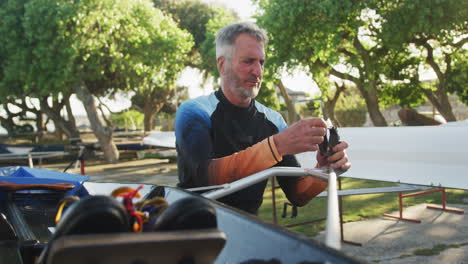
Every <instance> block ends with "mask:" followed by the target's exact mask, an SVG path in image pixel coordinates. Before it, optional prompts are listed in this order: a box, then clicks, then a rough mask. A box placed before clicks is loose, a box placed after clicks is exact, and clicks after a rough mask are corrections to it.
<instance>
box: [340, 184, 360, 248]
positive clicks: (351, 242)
mask: <svg viewBox="0 0 468 264" xmlns="http://www.w3.org/2000/svg"><path fill="white" fill-rule="evenodd" d="M338 189H339V190H340V191H341V179H338ZM338 208H339V210H340V233H341V242H343V243H346V244H350V245H353V246H358V247H362V243H357V242H354V241H349V240H346V239H345V238H344V224H343V197H342V196H341V195H340V196H338Z"/></svg>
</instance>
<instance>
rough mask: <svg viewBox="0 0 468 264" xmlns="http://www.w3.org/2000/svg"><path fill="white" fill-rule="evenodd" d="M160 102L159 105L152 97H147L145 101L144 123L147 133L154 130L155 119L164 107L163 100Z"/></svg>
mask: <svg viewBox="0 0 468 264" xmlns="http://www.w3.org/2000/svg"><path fill="white" fill-rule="evenodd" d="M158 101H159V103H158V102H155V100H154V99H153V98H151V97H147V98H146V99H145V105H144V109H143V112H144V115H145V116H144V118H143V122H144V127H145V131H146V132H148V131H151V130H153V129H154V119H155V118H156V115H157V114H158V113H159V111H161V108H162V107H163V105H164V103H163V102H162V101H161V100H158Z"/></svg>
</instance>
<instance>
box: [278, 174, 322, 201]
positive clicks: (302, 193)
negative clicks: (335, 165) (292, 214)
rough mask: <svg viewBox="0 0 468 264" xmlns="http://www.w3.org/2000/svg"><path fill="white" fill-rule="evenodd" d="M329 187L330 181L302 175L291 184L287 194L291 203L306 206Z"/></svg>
mask: <svg viewBox="0 0 468 264" xmlns="http://www.w3.org/2000/svg"><path fill="white" fill-rule="evenodd" d="M327 187H328V183H327V182H326V181H324V180H321V179H317V178H312V177H301V178H300V179H299V180H297V181H296V182H295V183H294V185H293V186H291V188H290V189H289V191H288V193H286V196H287V197H288V200H289V201H290V202H291V203H293V204H295V205H297V206H304V205H306V204H307V203H308V202H309V201H310V200H311V199H312V198H314V197H315V196H317V195H319V194H320V193H321V192H323V191H324V190H325V189H326V188H327Z"/></svg>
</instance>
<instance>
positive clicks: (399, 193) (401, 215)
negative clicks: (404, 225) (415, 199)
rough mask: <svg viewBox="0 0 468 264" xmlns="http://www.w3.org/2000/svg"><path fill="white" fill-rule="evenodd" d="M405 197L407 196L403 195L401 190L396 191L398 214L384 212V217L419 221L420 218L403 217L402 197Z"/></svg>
mask: <svg viewBox="0 0 468 264" xmlns="http://www.w3.org/2000/svg"><path fill="white" fill-rule="evenodd" d="M412 196H413V195H412ZM405 197H409V196H404V195H403V193H402V192H398V209H399V211H400V215H399V216H394V215H389V214H384V216H385V217H390V218H395V219H398V220H402V221H408V222H413V223H421V220H418V219H411V218H404V217H403V198H405Z"/></svg>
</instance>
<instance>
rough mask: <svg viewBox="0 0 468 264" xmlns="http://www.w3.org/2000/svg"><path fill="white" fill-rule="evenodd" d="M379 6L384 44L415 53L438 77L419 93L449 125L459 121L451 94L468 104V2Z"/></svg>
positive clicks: (429, 0) (405, 1)
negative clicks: (410, 49)
mask: <svg viewBox="0 0 468 264" xmlns="http://www.w3.org/2000/svg"><path fill="white" fill-rule="evenodd" d="M379 5H380V6H378V8H379V9H381V10H382V12H381V16H382V21H383V22H384V23H382V31H381V32H380V37H381V38H382V39H383V42H384V44H385V45H388V46H390V47H392V48H400V49H401V48H412V49H413V50H415V51H413V52H412V54H410V56H412V57H414V58H415V59H418V63H417V64H418V65H422V66H429V67H430V68H431V69H432V70H433V72H434V73H435V74H436V76H437V77H436V78H437V82H436V83H435V86H433V85H426V86H423V85H421V86H420V87H419V88H420V89H419V90H420V91H421V92H423V93H424V95H425V96H426V97H427V98H428V99H429V101H430V102H431V103H432V104H433V105H434V107H435V108H436V109H437V110H438V111H439V112H440V113H441V115H442V116H443V117H444V118H445V119H446V120H447V121H455V120H456V118H455V115H454V114H453V111H452V107H451V105H450V102H449V100H448V94H449V93H455V92H456V93H457V94H459V95H460V96H461V98H462V100H465V103H466V102H467V101H466V99H464V98H466V97H465V96H466V94H467V89H466V81H467V74H466V72H467V71H466V70H467V63H466V57H467V56H466V54H467V49H466V43H467V41H468V37H467V28H466V24H467V22H468V20H467V17H468V8H466V1H463V0H399V1H386V2H385V1H381V2H379Z"/></svg>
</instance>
